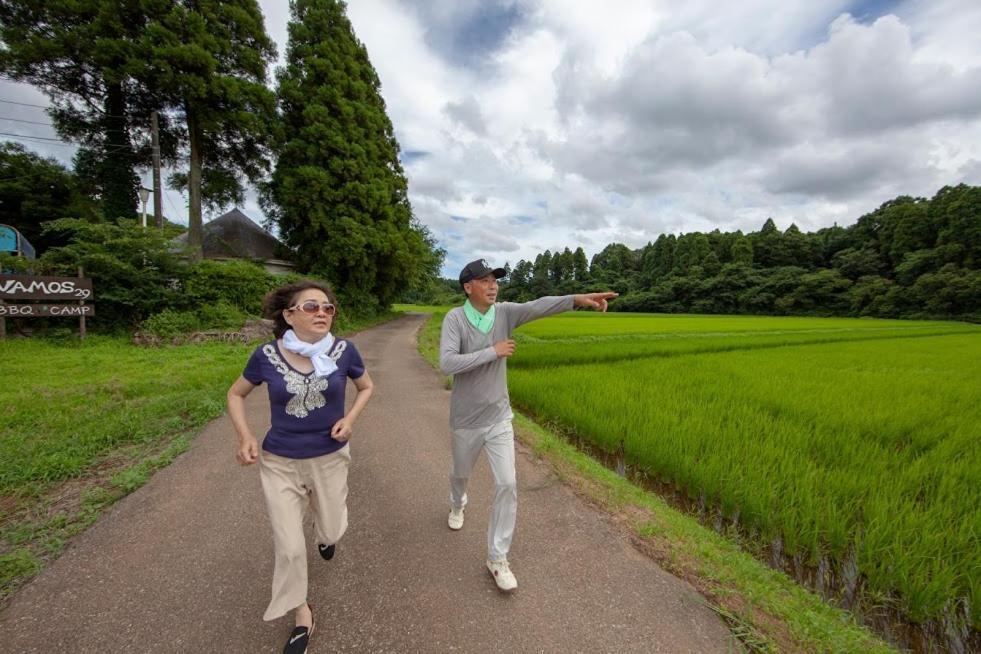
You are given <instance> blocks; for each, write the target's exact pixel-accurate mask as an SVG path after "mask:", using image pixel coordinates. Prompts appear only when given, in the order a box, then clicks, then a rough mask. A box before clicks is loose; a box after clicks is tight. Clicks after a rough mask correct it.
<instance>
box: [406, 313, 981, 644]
mask: <svg viewBox="0 0 981 654" xmlns="http://www.w3.org/2000/svg"><path fill="white" fill-rule="evenodd" d="M444 311H445V309H444ZM440 322H441V315H440V314H436V315H435V316H434V319H433V320H431V321H430V323H429V324H427V325H426V327H425V328H423V329H422V330H421V331H420V334H419V346H420V351H421V352H423V354H424V356H426V358H427V360H429V361H430V362H431V363H434V365H435V361H436V359H437V358H438V340H439V323H440ZM979 333H981V332H979V331H978V329H977V328H976V327H973V326H970V325H964V324H960V323H939V322H932V323H928V322H916V323H913V322H903V321H873V320H849V319H812V318H771V317H757V316H748V317H747V316H738V317H721V316H706V317H694V316H638V315H629V316H621V315H607V316H600V315H596V314H580V313H575V314H563V315H562V316H559V317H554V318H550V319H547V320H541V321H536V322H533V323H530V324H529V325H527V326H525V327H524V328H522V329H521V330H519V332H518V342H519V345H518V352H517V353H516V355H515V356H514V357H513V358H512V359H511V360H510V361H509V363H508V365H509V368H511V372H510V374H509V387H510V391H511V396H512V400H513V401H514V402H515V403H516V404H517V405H520V406H522V407H524V408H525V409H527V410H530V411H531V412H532V413H533V414H534V415H535V416H536V419H539V420H544V421H547V422H548V423H549V424H554V425H556V426H557V427H558V428H559V429H560V430H561V431H562V432H563V433H570V432H571V433H573V434H575V435H576V436H578V437H581V438H585V439H586V440H588V441H589V442H592V443H593V444H595V445H596V446H598V447H600V448H601V449H604V450H606V451H607V452H619V453H620V455H621V456H622V457H623V458H625V459H626V461H627V463H629V464H630V465H631V466H632V467H634V468H635V469H638V468H639V469H642V470H644V471H647V472H649V473H650V474H652V475H654V476H655V477H656V478H658V479H660V480H666V481H668V482H670V483H671V484H672V485H674V486H675V487H677V488H680V489H682V492H684V493H686V494H688V495H689V497H691V498H693V499H694V498H697V499H699V500H701V501H702V502H703V503H706V504H708V505H709V506H714V507H717V508H718V510H719V511H721V512H722V513H723V514H724V515H725V516H726V517H727V518H728V519H729V521H733V520H738V523H739V525H740V526H741V528H740V530H737V531H736V532H733V533H734V534H735V535H736V536H737V538H738V539H739V540H743V541H744V545H748V549H750V550H753V551H757V552H759V550H760V544H761V543H766V542H769V540H770V539H773V538H774V537H779V538H780V539H781V540H782V543H783V546H784V548H785V551H786V553H787V554H788V555H790V556H794V555H796V556H799V557H800V556H802V557H803V559H804V560H805V562H806V561H809V562H812V563H814V562H817V561H820V560H821V559H822V557H824V558H826V559H827V558H830V559H832V560H833V561H837V562H838V563H839V564H840V562H841V559H843V558H844V557H845V556H846V555H847V553H848V552H849V551H851V552H853V553H854V556H855V557H856V558H857V561H858V565H859V568H860V570H861V572H862V573H864V574H865V575H866V577H867V579H868V581H869V591H868V594H869V597H871V598H874V599H877V600H878V601H892V602H898V604H899V608H900V609H901V612H903V613H904V614H905V615H907V616H908V617H909V618H910V619H913V620H920V621H928V620H933V621H936V622H939V619H940V617H941V616H944V615H947V616H948V617H949V616H950V614H951V613H954V611H951V607H954V608H955V609H956V608H957V607H964V606H973V607H975V611H976V610H977V607H978V606H979V603H981V602H979V600H981V597H979V588H978V583H979V580H981V564H979V548H978V543H977V537H978V533H979V532H981V511H979V509H978V507H979V506H981V460H979V454H978V448H977V442H978V432H977V425H978V424H981V413H979V411H981V409H979V406H978V403H977V397H978V391H979V389H981V376H979V372H978V371H977V366H976V365H973V364H972V363H971V362H972V361H977V360H981V357H979V356H978V355H979V354H981V349H979V347H981V340H979V339H978V334H979ZM524 422H525V421H523V420H521V419H519V420H518V423H519V425H521V424H523V423H524ZM527 430H530V431H531V432H532V435H531V436H526V438H528V439H529V442H531V443H533V444H536V443H539V444H540V443H545V444H546V445H544V446H542V445H536V447H539V448H540V449H541V448H544V449H545V450H546V451H548V452H549V453H551V454H550V458H556V460H557V461H559V464H560V465H562V466H566V467H569V468H574V469H575V470H576V471H577V473H576V474H577V475H578V474H580V473H582V474H585V475H586V478H587V479H588V482H585V485H586V486H588V487H589V488H590V489H592V490H591V491H590V492H591V494H592V495H596V493H598V496H599V497H600V499H601V502H602V503H604V504H606V505H608V506H610V507H612V508H614V509H616V510H618V511H623V507H624V503H625V502H626V500H623V496H624V495H627V494H630V495H631V497H632V499H631V500H630V501H629V502H626V503H627V504H629V505H630V506H631V507H634V508H636V507H638V506H640V507H643V508H644V510H645V511H647V512H652V513H653V514H655V515H658V516H661V518H660V519H652V520H647V521H644V520H636V521H634V523H633V524H632V528H633V530H634V532H635V533H636V534H638V536H640V537H641V538H643V539H644V542H648V543H651V542H653V543H654V545H653V546H652V548H653V550H656V553H659V554H658V558H659V560H662V562H666V564H667V565H668V567H672V566H674V567H672V569H675V571H676V572H679V574H682V576H686V577H687V576H688V575H693V576H694V577H695V578H697V579H700V580H702V583H703V584H708V586H707V587H706V586H702V589H703V592H706V594H707V595H708V596H710V597H714V598H716V599H718V598H722V597H724V598H730V599H731V598H732V597H737V598H739V600H738V601H737V602H735V605H734V606H730V605H728V604H717V605H718V606H722V607H723V608H722V609H721V610H722V611H724V612H727V613H726V615H727V616H728V617H727V618H726V619H727V621H728V622H729V623H730V625H735V626H736V627H737V628H738V629H739V630H744V631H745V630H746V629H750V630H751V631H752V633H751V634H750V633H749V632H747V633H748V634H749V635H748V636H747V638H746V639H745V640H744V643H746V644H747V646H749V645H750V644H751V642H750V641H752V642H756V641H757V640H759V637H760V634H762V637H763V639H764V642H763V644H762V645H758V646H757V645H754V646H752V647H750V649H753V650H754V651H767V648H768V647H769V645H767V644H766V643H765V640H766V638H775V640H774V642H777V643H779V641H780V637H779V634H780V632H781V629H783V628H785V629H786V631H787V633H789V634H790V638H791V639H792V640H793V642H795V643H797V644H798V645H799V646H800V647H802V648H803V649H807V650H809V651H869V650H870V649H884V648H885V646H884V645H882V643H881V642H876V641H875V639H874V638H872V637H871V636H869V635H868V633H867V632H863V631H862V630H860V629H859V630H858V633H860V634H863V635H857V636H856V635H846V634H850V633H852V630H853V629H857V628H856V627H855V626H854V624H853V623H852V621H851V620H850V619H848V618H845V617H843V614H842V612H841V611H838V610H837V609H831V608H830V607H828V606H827V605H826V604H824V603H823V602H822V601H821V600H820V599H818V598H817V597H816V596H814V595H812V594H810V593H808V592H807V591H805V590H803V589H802V588H800V587H799V586H797V585H796V584H791V585H792V587H793V588H792V589H791V588H790V587H785V586H784V584H787V583H789V580H787V579H786V577H784V576H783V575H780V574H779V573H775V572H773V571H772V570H769V569H767V568H765V567H764V566H763V565H762V564H760V563H758V562H757V561H756V560H755V559H751V558H750V557H748V556H747V555H745V554H742V553H740V555H739V556H737V555H736V554H735V553H734V551H733V550H735V549H737V548H736V547H735V546H734V545H731V544H726V545H722V544H720V543H719V542H718V540H717V536H716V535H715V534H714V533H713V532H711V531H706V530H704V528H702V527H695V526H693V525H692V524H689V523H692V522H693V520H692V519H691V518H687V517H684V516H679V515H677V514H676V513H672V512H671V511H670V510H668V509H667V507H665V506H663V503H659V502H658V501H657V500H656V499H655V498H653V496H650V495H649V494H646V493H643V492H641V491H639V490H637V489H633V488H632V487H630V486H629V484H627V482H625V481H623V480H622V479H619V478H617V477H616V476H615V475H613V474H612V473H609V472H608V471H607V470H606V469H604V468H602V467H600V466H599V464H596V463H595V462H592V461H591V460H589V459H588V458H586V457H584V456H583V455H582V454H579V453H578V452H577V451H576V450H575V449H574V448H571V447H570V446H567V445H566V444H565V443H564V441H563V440H562V439H561V438H558V437H556V436H555V435H553V434H551V433H548V432H546V431H544V430H542V429H540V428H538V427H536V426H531V425H528V427H527ZM527 430H525V429H519V432H521V431H527ZM554 453H558V454H554ZM553 455H554V456H553ZM583 471H588V474H587V473H586V472H583ZM596 488H599V489H600V490H599V491H597V490H596ZM628 488H629V489H630V490H629V491H628ZM594 491H595V492H594ZM611 497H613V498H614V499H610V498H611ZM645 498H646V499H645ZM664 516H671V517H670V520H669V519H668V518H665V517H664ZM668 523H670V525H668ZM747 533H750V534H752V535H753V536H754V537H755V538H756V539H757V540H756V541H755V542H749V543H747V542H745V536H746V534H747ZM726 542H727V543H728V541H726ZM720 548H721V549H720ZM665 552H667V554H665ZM679 561H680V562H681V563H679ZM771 575H777V577H772V576H771ZM775 579H776V581H775ZM774 584H775V585H774ZM788 593H789V595H788ZM791 596H792V597H791ZM897 597H898V600H897ZM743 603H748V607H749V608H748V609H747V605H743ZM825 609H828V610H830V611H832V613H831V614H827V615H826V614H825V613H824V611H825ZM757 613H758V614H757ZM734 616H735V617H734ZM736 618H738V619H736ZM770 618H777V619H778V622H779V625H783V627H780V626H777V627H773V625H771V624H770V623H769V622H768V621H769V619H770ZM969 619H971V620H973V621H974V624H975V625H976V624H977V622H976V620H977V614H976V613H975V614H974V615H972V616H971V617H970V618H969ZM739 625H742V626H739ZM754 634H755V635H754ZM774 634H776V636H775V637H774ZM869 639H871V640H869ZM866 641H868V642H866ZM869 642H874V643H875V644H874V645H870V644H869ZM785 647H786V643H784V645H783V646H782V647H780V648H785Z"/></svg>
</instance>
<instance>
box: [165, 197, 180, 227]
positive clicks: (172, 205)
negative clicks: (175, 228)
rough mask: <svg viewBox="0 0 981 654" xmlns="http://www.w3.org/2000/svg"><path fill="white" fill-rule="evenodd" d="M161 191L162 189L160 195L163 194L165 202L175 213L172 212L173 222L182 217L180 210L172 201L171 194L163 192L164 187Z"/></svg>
mask: <svg viewBox="0 0 981 654" xmlns="http://www.w3.org/2000/svg"><path fill="white" fill-rule="evenodd" d="M160 191H161V193H160V195H162V196H163V199H164V204H166V205H167V206H168V207H170V210H171V211H173V212H174V213H173V214H171V215H172V216H173V219H172V220H171V222H177V221H178V220H180V218H181V214H180V212H179V211H177V209H175V208H174V203H173V202H171V201H170V196H169V195H167V193H165V192H163V189H160ZM178 224H179V223H178Z"/></svg>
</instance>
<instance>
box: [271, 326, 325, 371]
mask: <svg viewBox="0 0 981 654" xmlns="http://www.w3.org/2000/svg"><path fill="white" fill-rule="evenodd" d="M335 340H336V339H335V338H334V335H333V334H331V333H330V332H327V335H326V336H324V337H323V338H322V339H320V340H319V341H317V342H316V343H307V342H306V341H301V340H300V339H299V337H298V336H297V335H296V333H295V332H294V331H293V330H292V329H287V330H286V333H285V334H283V347H285V348H286V349H287V350H289V351H290V352H292V353H293V354H299V355H300V356H304V357H306V358H308V359H310V361H311V362H312V363H313V371H314V372H315V373H316V374H317V376H318V377H327V376H329V375H330V374H331V373H332V372H334V371H335V370H337V363H336V362H335V361H334V360H333V359H331V358H330V355H328V354H327V353H328V352H330V348H332V347H333V346H334V341H335Z"/></svg>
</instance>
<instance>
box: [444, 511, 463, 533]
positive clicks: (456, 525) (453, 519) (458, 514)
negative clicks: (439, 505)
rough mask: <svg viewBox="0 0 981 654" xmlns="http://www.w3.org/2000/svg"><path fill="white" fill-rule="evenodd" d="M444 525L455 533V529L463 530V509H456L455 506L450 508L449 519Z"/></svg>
mask: <svg viewBox="0 0 981 654" xmlns="http://www.w3.org/2000/svg"><path fill="white" fill-rule="evenodd" d="M446 523H447V524H448V525H449V526H450V529H452V530H453V531H456V530H457V529H462V528H463V507H462V506H461V507H460V508H457V507H455V506H452V507H450V517H449V518H448V519H447V521H446Z"/></svg>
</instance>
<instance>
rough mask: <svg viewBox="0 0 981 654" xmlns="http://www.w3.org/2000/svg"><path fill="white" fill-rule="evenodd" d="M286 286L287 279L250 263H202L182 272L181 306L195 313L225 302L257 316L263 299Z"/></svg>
mask: <svg viewBox="0 0 981 654" xmlns="http://www.w3.org/2000/svg"><path fill="white" fill-rule="evenodd" d="M284 283H286V278H283V277H279V276H276V275H273V274H272V273H270V272H267V271H266V270H265V268H263V267H262V266H260V265H259V264H255V263H252V262H250V261H201V262H200V263H196V264H193V265H190V266H188V267H187V268H186V269H185V271H184V272H183V290H184V293H183V295H182V297H181V306H182V307H183V308H185V309H189V310H193V311H196V310H199V309H200V308H203V307H205V306H208V305H217V304H219V303H224V304H226V305H230V306H232V307H236V308H237V309H238V310H239V311H240V312H244V313H247V314H249V315H254V316H257V315H259V314H260V312H261V311H262V298H263V296H264V295H265V294H266V293H268V292H269V291H271V290H272V289H274V288H276V287H277V286H280V285H281V284H284Z"/></svg>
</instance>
